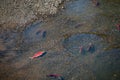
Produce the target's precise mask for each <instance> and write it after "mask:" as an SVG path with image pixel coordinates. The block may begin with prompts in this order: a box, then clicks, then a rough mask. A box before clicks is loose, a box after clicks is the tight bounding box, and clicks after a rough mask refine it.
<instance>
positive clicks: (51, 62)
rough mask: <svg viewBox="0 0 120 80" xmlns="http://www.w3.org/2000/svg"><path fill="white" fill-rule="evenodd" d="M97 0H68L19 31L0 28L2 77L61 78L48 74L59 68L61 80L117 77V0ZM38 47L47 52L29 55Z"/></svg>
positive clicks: (119, 64)
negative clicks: (45, 16) (41, 54)
mask: <svg viewBox="0 0 120 80" xmlns="http://www.w3.org/2000/svg"><path fill="white" fill-rule="evenodd" d="M99 3H100V4H99V5H98V6H96V5H95V4H94V3H93V2H92V1H91V0H72V1H70V2H68V3H65V9H63V10H61V12H59V13H58V14H56V15H55V16H53V17H50V18H48V19H47V20H45V21H42V20H37V21H35V22H33V23H31V24H29V25H27V26H26V28H25V29H24V30H23V31H22V32H12V31H6V32H5V33H3V34H0V43H1V45H2V46H1V47H2V50H1V51H0V78H1V80H59V79H54V78H48V77H46V75H48V74H61V75H62V76H63V78H64V80H119V79H120V69H119V68H120V59H119V58H120V36H119V35H120V32H119V30H117V28H116V26H115V25H116V24H118V23H120V15H119V13H120V9H119V7H120V5H119V4H120V1H119V0H114V1H112V0H99ZM90 44H92V48H89V47H90ZM80 47H82V49H81V48H80ZM81 50H82V51H81ZM38 51H46V52H47V53H46V55H44V56H42V57H39V58H36V59H33V60H31V59H29V57H30V56H33V55H34V53H36V52H38Z"/></svg>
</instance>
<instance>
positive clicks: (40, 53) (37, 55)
mask: <svg viewBox="0 0 120 80" xmlns="http://www.w3.org/2000/svg"><path fill="white" fill-rule="evenodd" d="M44 53H45V51H39V52H37V53H35V54H34V55H33V56H32V57H29V58H30V59H34V58H37V57H39V56H42V55H43V54H44Z"/></svg>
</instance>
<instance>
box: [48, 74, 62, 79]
mask: <svg viewBox="0 0 120 80" xmlns="http://www.w3.org/2000/svg"><path fill="white" fill-rule="evenodd" d="M47 77H51V78H57V79H58V80H64V78H63V77H62V76H61V75H60V74H49V75H47Z"/></svg>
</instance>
